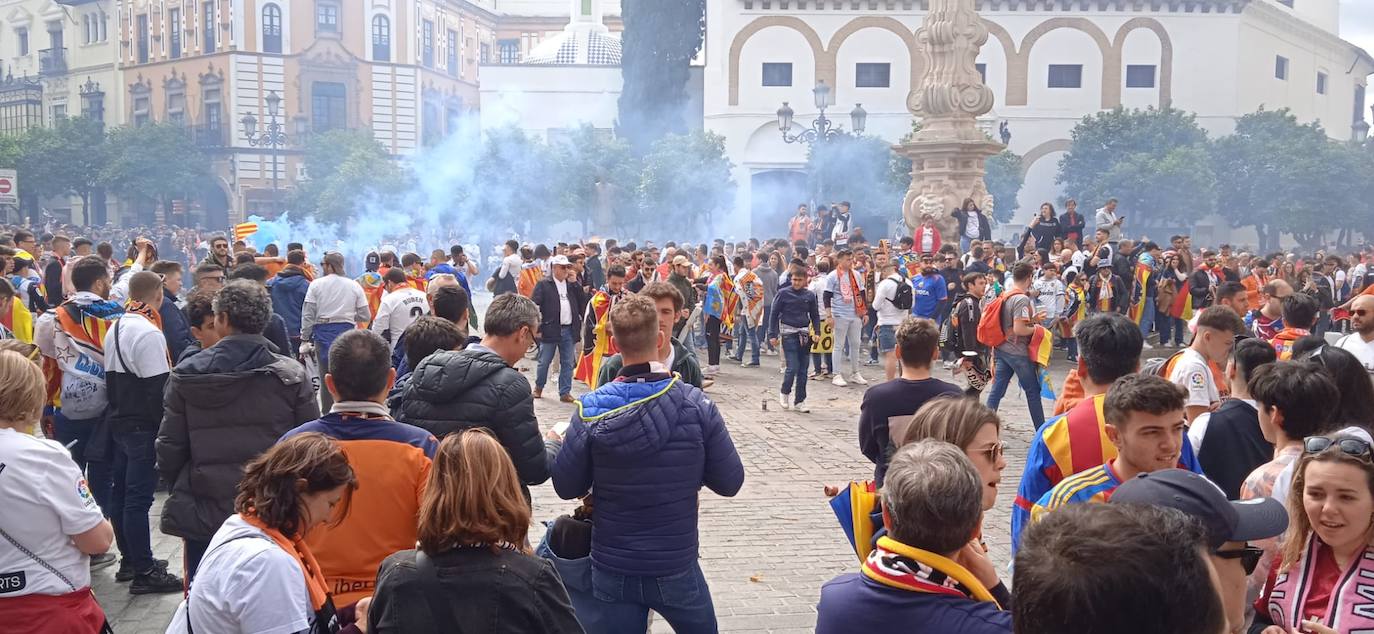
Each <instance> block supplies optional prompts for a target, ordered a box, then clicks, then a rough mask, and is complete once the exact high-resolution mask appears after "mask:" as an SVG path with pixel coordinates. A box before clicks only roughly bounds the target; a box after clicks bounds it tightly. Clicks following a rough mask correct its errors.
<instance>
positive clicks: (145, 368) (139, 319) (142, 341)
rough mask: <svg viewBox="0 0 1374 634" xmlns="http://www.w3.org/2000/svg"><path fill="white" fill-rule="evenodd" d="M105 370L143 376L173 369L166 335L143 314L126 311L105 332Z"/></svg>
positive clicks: (144, 377) (164, 372)
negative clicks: (116, 340)
mask: <svg viewBox="0 0 1374 634" xmlns="http://www.w3.org/2000/svg"><path fill="white" fill-rule="evenodd" d="M116 334H118V335H119V342H118V344H117V345H116V342H115V335H116ZM105 371H106V372H121V373H124V374H132V375H134V376H136V377H138V378H140V379H146V378H149V377H154V376H158V375H161V374H167V373H168V372H171V371H172V366H171V363H170V361H169V360H168V357H167V338H166V337H164V336H162V331H161V330H158V328H157V326H154V325H153V323H152V322H150V321H148V318H146V317H144V316H143V315H140V314H138V313H124V315H123V316H121V317H120V318H119V321H117V322H115V324H114V325H113V326H111V327H110V329H109V331H107V332H106V333H105Z"/></svg>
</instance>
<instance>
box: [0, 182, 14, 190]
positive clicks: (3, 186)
mask: <svg viewBox="0 0 1374 634" xmlns="http://www.w3.org/2000/svg"><path fill="white" fill-rule="evenodd" d="M12 189H14V183H11V182H10V179H8V178H0V194H8V193H10V190H12Z"/></svg>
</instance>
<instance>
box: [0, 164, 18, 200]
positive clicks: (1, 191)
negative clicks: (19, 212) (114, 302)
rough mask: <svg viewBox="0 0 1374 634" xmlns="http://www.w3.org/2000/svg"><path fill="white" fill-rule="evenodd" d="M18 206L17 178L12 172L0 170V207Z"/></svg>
mask: <svg viewBox="0 0 1374 634" xmlns="http://www.w3.org/2000/svg"><path fill="white" fill-rule="evenodd" d="M18 204H19V178H18V176H17V175H16V174H15V171H14V170H5V169H0V205H18Z"/></svg>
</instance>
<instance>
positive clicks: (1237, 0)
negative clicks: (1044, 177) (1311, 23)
mask: <svg viewBox="0 0 1374 634" xmlns="http://www.w3.org/2000/svg"><path fill="white" fill-rule="evenodd" d="M735 1H736V2H740V3H742V4H743V6H744V9H745V10H746V11H768V12H781V13H793V12H834V13H855V12H881V13H887V14H890V13H892V12H894V11H895V12H908V13H925V12H926V11H929V10H930V0H735ZM1252 3H1254V0H977V8H978V10H979V11H999V12H1008V13H1012V12H1021V11H1026V12H1032V11H1033V12H1037V13H1043V12H1047V11H1049V12H1053V11H1065V12H1072V13H1076V14H1078V13H1084V12H1104V13H1105V12H1113V13H1198V14H1208V13H1240V12H1241V11H1244V10H1245V7H1246V6H1247V5H1250V4H1252Z"/></svg>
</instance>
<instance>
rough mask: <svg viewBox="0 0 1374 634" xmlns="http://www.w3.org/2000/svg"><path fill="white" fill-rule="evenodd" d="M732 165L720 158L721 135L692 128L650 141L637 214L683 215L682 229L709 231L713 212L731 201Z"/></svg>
mask: <svg viewBox="0 0 1374 634" xmlns="http://www.w3.org/2000/svg"><path fill="white" fill-rule="evenodd" d="M733 168H734V165H732V164H731V163H730V159H728V158H726V156H725V137H723V136H720V135H718V134H715V133H711V132H702V131H695V132H689V133H687V134H670V135H668V136H665V137H663V138H661V139H659V140H658V141H655V142H654V145H653V147H652V149H650V151H649V154H648V155H646V156H645V157H644V169H643V172H642V173H641V175H640V181H639V204H640V209H641V210H642V212H643V213H642V214H638V215H637V216H638V217H640V218H646V219H649V220H650V222H654V221H655V220H656V219H660V218H665V217H670V216H672V215H673V214H683V215H685V218H683V223H684V224H685V225H687V227H692V226H694V225H695V226H697V227H700V229H701V233H702V234H703V235H706V234H712V233H714V232H713V222H712V219H713V216H714V214H716V213H717V212H720V211H724V210H727V209H729V208H730V207H731V206H732V205H733V204H734V202H735V179H734V177H732V176H731V175H730V170H731V169H733Z"/></svg>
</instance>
